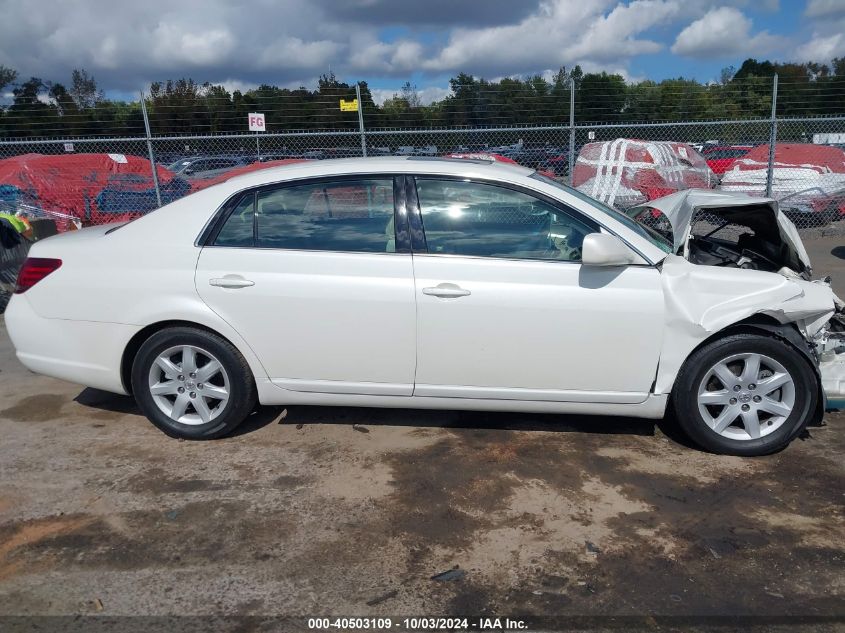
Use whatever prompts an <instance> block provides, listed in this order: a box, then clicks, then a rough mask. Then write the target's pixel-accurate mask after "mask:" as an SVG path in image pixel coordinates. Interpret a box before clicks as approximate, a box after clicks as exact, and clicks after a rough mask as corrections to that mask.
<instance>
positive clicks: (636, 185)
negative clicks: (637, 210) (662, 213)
mask: <svg viewBox="0 0 845 633" xmlns="http://www.w3.org/2000/svg"><path fill="white" fill-rule="evenodd" d="M716 180H717V179H716V176H715V175H714V174H713V172H712V171H711V170H710V168H709V167H708V166H707V162H706V161H705V160H704V158H703V157H702V156H701V154H699V153H698V152H697V151H695V149H693V148H692V147H691V146H689V145H687V144H685V143H675V142H672V141H642V140H637V139H629V138H617V139H614V140H612V141H601V142H596V143H587V144H586V145H584V146H583V147H582V148H581V151H580V152H579V153H578V158H577V160H576V161H575V168H574V169H573V174H572V185H573V186H574V187H575V188H576V189H578V190H579V191H582V192H584V193H586V194H587V195H589V196H591V197H593V198H595V199H596V200H599V201H601V202H604V203H606V204H609V205H611V206H614V207H618V208H622V209H626V208H628V207H632V206H634V205H637V204H642V203H643V202H647V201H648V200H654V199H655V198H660V197H662V196H667V195H669V194H671V193H675V192H677V191H683V190H684V189H693V188H697V189H711V188H713V187H714V186H715V184H716Z"/></svg>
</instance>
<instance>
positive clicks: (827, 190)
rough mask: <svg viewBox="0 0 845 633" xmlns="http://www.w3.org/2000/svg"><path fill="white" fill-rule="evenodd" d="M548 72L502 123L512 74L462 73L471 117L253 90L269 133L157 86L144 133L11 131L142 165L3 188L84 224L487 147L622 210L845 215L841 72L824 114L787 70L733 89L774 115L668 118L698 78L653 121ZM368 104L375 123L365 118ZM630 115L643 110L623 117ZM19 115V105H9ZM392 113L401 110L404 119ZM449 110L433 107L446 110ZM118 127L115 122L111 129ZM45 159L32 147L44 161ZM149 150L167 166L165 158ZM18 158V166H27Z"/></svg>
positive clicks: (2, 143)
mask: <svg viewBox="0 0 845 633" xmlns="http://www.w3.org/2000/svg"><path fill="white" fill-rule="evenodd" d="M548 85H549V84H547V88H546V89H545V92H544V91H542V90H533V91H532V90H528V89H526V88H524V87H523V88H521V89H520V90H522V93H519V94H517V95H516V96H517V97H519V98H520V99H522V101H519V100H517V101H516V102H515V103H524V104H525V113H524V114H525V116H526V120H523V122H521V123H519V124H515V123H508V124H501V123H500V121H501V120H502V119H503V118H507V116H505V115H502V114H501V113H499V114H493V113H494V112H496V110H497V109H500V108H501V107H503V106H502V104H501V103H500V101H501V99H502V95H501V90H500V87H501V85H500V86H499V88H497V89H496V90H492V89H487V88H485V87H484V85H481V86H479V85H478V84H475V85H472V86H468V85H456V86H453V95H452V96H453V97H454V99H453V100H452V101H449V100H448V99H447V100H444V103H445V104H446V105H439V106H438V107H439V108H441V109H445V110H448V109H449V108H452V109H453V110H454V112H457V111H458V109H459V108H464V111H467V108H469V110H468V111H471V112H472V116H473V117H475V118H474V119H473V121H474V122H473V123H472V124H461V125H456V124H449V125H439V124H430V125H427V126H422V125H419V124H417V125H412V126H403V125H382V123H384V122H385V120H388V119H385V118H384V117H383V116H382V115H381V114H379V113H378V112H376V111H375V110H374V109H373V108H374V104H372V102H371V98H370V100H369V101H367V97H366V96H362V99H361V100H359V101H358V103H357V104H356V105H357V111H351V112H342V113H341V112H340V110H339V108H338V100H337V99H335V97H345V98H349V99H354V96H355V92H354V90H353V91H352V92H351V93H350V92H349V91H345V92H344V91H339V92H337V93H335V94H333V95H332V97H331V99H328V98H326V99H314V100H313V101H312V103H311V106H312V107H314V108H317V109H320V108H324V109H325V108H330V107H333V108H334V109H335V110H334V111H333V112H332V113H331V117H329V115H328V114H326V115H325V116H326V118H325V119H323V118H321V116H318V114H317V113H316V111H313V112H312V111H310V110H309V111H307V112H288V113H285V112H284V107H282V114H280V115H279V116H281V117H287V118H282V119H274V118H272V117H271V116H270V115H269V114H268V113H267V112H264V110H271V112H272V108H273V107H274V104H275V105H279V104H280V103H281V104H283V103H285V102H286V101H285V99H280V100H276V101H272V100H268V101H267V102H265V103H263V104H258V105H256V104H253V103H250V104H248V111H257V112H262V113H263V114H264V116H265V118H266V121H267V130H268V131H267V132H260V133H249V132H246V131H245V130H244V128H245V127H246V125H245V123H246V112H247V111H244V113H241V114H238V115H237V116H238V117H242V119H241V120H240V122H239V124H238V125H239V131H237V130H236V131H230V132H226V133H223V132H219V133H210V132H209V130H210V129H211V128H209V127H204V124H202V125H201V124H196V125H194V124H193V123H191V124H190V125H189V126H188V127H187V129H188V130H190V132H191V133H183V132H181V130H182V128H181V127H180V128H178V130H177V132H175V133H171V132H169V131H168V126H167V125H165V124H163V123H162V122H165V123H166V122H167V120H168V118H169V117H176V116H177V115H179V116H183V115H184V116H188V119H189V120H191V117H192V116H194V115H197V114H198V113H199V112H200V111H199V110H198V111H186V110H184V108H183V109H181V110H180V109H179V108H177V107H175V106H173V107H172V109H170V110H168V108H169V107H170V106H168V104H167V103H161V102H159V103H156V102H155V100H153V99H147V100H145V101H144V102H143V104H142V103H141V102H139V103H138V109H139V112H138V115H139V120H140V130H137V131H136V130H135V128H131V129H132V130H133V133H132V134H122V135H114V136H104V135H101V134H88V135H76V136H61V137H30V138H0V158H15V157H17V158H18V159H19V160H21V161H22V160H25V159H26V157H25V156H24V155H26V154H35V155H38V156H41V157H44V158H45V160H46V159H49V158H50V157H53V158H52V160H57V161H62V160H64V159H61V158H59V156H79V155H80V154H101V155H114V156H117V158H116V159H115V160H120V157H122V156H130V157H133V158H132V160H131V161H128V160H127V161H126V163H120V165H129V164H130V163H131V164H132V165H131V167H132V170H133V171H132V176H131V178H130V177H129V176H126V175H121V174H120V173H119V172H120V170H121V169H129V167H119V168H118V169H117V170H116V171H117V172H118V173H117V174H116V175H113V176H110V178H111V180H109V181H108V182H107V183H106V186H105V187H101V189H100V190H98V191H93V190H91V191H89V189H90V188H89V187H87V185H86V183H85V182H83V180H84V179H85V177H86V176H85V175H84V174H83V173H76V172H73V171H67V172H66V173H64V174H63V177H62V178H61V179H60V180H61V183H60V184H57V185H56V187H57V189H58V190H57V191H55V192H53V193H52V194H50V195H46V196H45V195H44V192H43V191H41V190H39V191H37V192H35V191H33V190H31V189H30V190H28V189H27V188H26V186H23V185H21V186H16V185H14V184H13V183H6V182H3V181H2V180H0V200H5V201H6V202H7V203H8V202H14V201H16V200H17V201H19V202H20V203H21V204H26V205H29V206H30V207H32V206H38V205H39V204H40V205H41V206H42V207H45V208H46V207H47V206H50V207H52V210H54V211H56V212H60V213H75V214H76V215H77V216H78V217H80V219H81V221H82V222H83V223H98V222H105V221H111V220H113V219H115V218H123V217H129V216H132V215H133V214H138V213H142V212H146V211H148V210H150V209H152V208H155V207H156V206H158V205H159V200H160V201H161V202H162V203H166V202H168V201H171V200H173V199H176V198H178V197H180V196H181V195H185V194H186V193H189V192H190V191H194V190H196V189H197V188H201V187H203V186H206V185H207V184H208V183H210V182H214V181H216V179H219V178H220V177H224V176H225V175H226V174H230V173H238V171H241V170H244V169H252V168H255V167H261V166H264V164H272V163H274V162H276V161H289V160H319V159H326V158H345V157H356V156H362V155H364V154H366V155H369V156H387V155H424V156H444V155H450V154H458V155H465V154H477V153H482V154H488V155H492V156H494V157H495V158H496V159H498V160H505V161H512V162H515V163H518V164H521V165H523V166H526V167H529V168H531V169H535V170H538V171H540V172H541V173H543V174H545V175H548V176H550V177H553V178H556V179H558V180H561V181H563V182H565V183H568V184H572V185H573V186H575V187H577V188H579V189H581V190H582V191H585V192H586V193H588V194H590V195H593V196H594V197H596V198H598V199H599V200H601V201H603V202H607V203H609V204H612V205H614V206H616V207H618V208H623V209H624V208H626V207H629V206H632V205H634V204H639V203H641V202H647V201H648V200H649V199H653V198H654V197H658V196H660V195H666V194H667V193H671V192H673V191H676V190H680V189H684V188H689V187H707V188H714V189H722V190H726V191H743V192H746V193H749V194H752V195H758V196H760V195H765V194H766V193H769V194H770V195H772V196H773V197H775V198H777V199H779V200H780V201H781V206H782V208H784V210H785V211H786V212H787V213H788V214H789V215H790V217H791V218H792V219H793V220H794V221H795V222H796V224H797V225H798V226H799V228H802V229H803V228H809V227H812V226H818V225H819V224H822V223H828V222H832V221H836V220H838V219H839V218H840V217H842V216H843V215H845V151H843V148H845V113H833V114H831V113H824V112H821V110H823V109H825V108H828V106H827V105H825V106H824V107H821V106H818V104H819V103H823V102H826V100H828V99H830V98H831V96H832V95H835V94H837V95H838V94H840V92H839V91H841V93H842V94H843V95H845V79H843V80H838V79H837V80H832V81H830V82H828V83H827V84H825V86H823V87H820V88H818V89H817V90H816V93H817V94H816V97H818V98H817V99H816V100H815V101H813V102H812V103H810V109H813V108H815V109H816V110H818V112H817V113H816V114H814V115H813V116H788V115H787V114H786V113H788V112H789V111H790V109H791V107H792V105H791V100H794V99H797V97H796V96H795V95H796V94H797V93H798V92H799V91H798V89H797V88H796V87H795V86H794V85H793V84H791V83H790V82H789V81H786V82H780V85H777V84H776V83H775V82H772V83H771V84H768V86H767V85H766V84H765V83H762V82H758V84H756V85H754V86H752V88H753V89H754V90H749V88H748V86H746V90H745V92H744V93H743V94H742V95H740V94H739V93H738V92H737V93H736V94H732V97H731V98H732V99H739V97H740V96H741V97H742V98H745V99H754V100H757V101H760V103H763V104H765V101H766V100H768V103H767V104H766V105H767V107H768V108H769V111H770V112H771V111H772V106H773V103H774V106H775V107H774V116H771V115H768V116H761V115H759V112H760V109H761V108H760V107H755V108H754V109H752V110H751V113H753V114H755V116H733V117H730V116H727V115H730V114H735V112H733V111H732V110H730V109H726V110H724V111H723V112H722V115H723V116H720V117H715V118H712V119H697V120H693V119H689V120H678V119H677V117H678V115H679V114H684V113H685V112H692V111H693V109H692V107H691V106H690V108H689V109H684V107H685V106H682V107H681V109H680V110H677V111H675V112H673V113H671V114H672V116H671V117H669V116H665V115H667V114H668V113H666V112H664V111H663V110H662V109H661V107H658V103H666V102H669V101H672V100H675V101H677V100H678V99H679V98H680V97H684V96H686V97H688V98H693V97H696V98H698V97H701V98H704V97H707V98H711V97H712V96H713V94H716V92H717V89H716V88H712V89H710V92H708V91H707V90H704V88H705V87H704V86H701V85H699V84H696V86H694V87H690V86H689V85H679V86H677V87H676V88H673V87H672V86H669V87H660V92H661V94H662V99H663V101H662V102H661V101H660V99H661V95H660V94H657V93H655V94H654V95H648V94H647V95H646V96H643V97H642V98H641V99H640V101H639V104H640V105H642V104H651V105H649V106H648V108H650V109H651V113H650V115H649V117H650V120H638V118H637V117H638V116H639V115H640V114H641V112H640V111H638V110H636V108H633V106H631V108H632V109H630V110H629V111H628V112H613V113H612V116H610V114H609V113H607V112H605V113H602V110H601V108H602V107H605V106H603V105H601V104H605V103H607V102H608V98H609V97H610V96H611V95H612V93H611V92H608V91H606V92H601V91H595V90H594V91H593V93H592V94H583V93H582V94H579V90H575V88H574V84H572V83H570V84H568V85H566V86H565V87H564V88H565V89H564V90H562V91H561V90H558V91H557V92H553V90H554V89H555V87H554V86H552V87H551V88H549V87H548ZM639 86H640V88H639V89H641V90H644V91H646V92H648V89H650V87H649V86H647V85H646V86H645V87H643V86H642V84H640V85H639ZM558 87H559V86H558ZM469 88H472V91H471V95H470V96H471V98H469V97H467V95H466V94H462V93H463V92H464V91H465V89H469ZM580 89H583V86H581V88H580ZM802 89H803V88H802ZM731 90H734V89H733V88H729V87H725V86H721V87H718V91H721V94H722V95H723V96H724V94H725V93H726V92H727V91H731ZM517 92H519V91H517ZM708 95H709V96H708ZM819 95H821V96H819ZM300 96H301V95H300ZM464 97H467V98H464ZM494 97H495V98H494ZM292 98H293V96H291V99H292ZM462 99H463V101H462ZM497 99H498V100H499V101H497ZM591 99H592V100H593V102H594V104H598V105H595V107H593V109H592V110H590V109H589V108H586V107H585V105H584V104H585V102H589V101H590V100H591ZM761 100H762V101H761ZM573 102H574V103H575V109H574V110H572V109H571V104H572V103H573ZM289 103H291V104H292V103H294V101H290V102H289ZM332 104H334V105H332ZM479 104H482V105H483V106H484V107H480V106H479ZM142 105H143V107H142ZM394 105H395V104H394ZM400 105H401V104H400ZM511 105H512V104H511ZM629 105H630V103H629ZM759 105H760V104H758V106H759ZM470 106H471V107H470ZM144 107H146V108H147V109H148V112H147V114H148V115H149V128H147V127H146V126H145V125H144V116H143V115H144V112H143V109H144ZM472 107H475V108H476V109H475V110H472ZM508 107H510V106H508ZM637 107H639V106H637ZM837 107H839V106H837ZM544 108H552V109H545V110H544ZM554 108H556V110H554ZM839 109H841V108H839ZM454 112H452V114H454ZM180 113H181V114H180ZM584 113H586V114H584ZM590 113H592V114H598V115H599V116H597V117H596V118H598V119H599V120H597V121H590V120H585V119H582V118H579V117H581V116H582V115H583V116H586V115H589V114H590ZM359 114H360V116H361V120H363V127H359V125H360V124H359ZM441 114H442V113H441ZM626 114H627V115H628V116H630V117H631V119H630V120H619V117H622V116H625V115H626ZM7 115H8V112H7V113H6V114H4V116H7ZM605 115H606V116H605ZM133 116H134V114H133ZM450 116H451V115H450ZM508 116H510V115H508ZM661 117H664V118H661ZM446 118H447V119H448V117H446ZM303 119H308V120H307V125H302V126H301V127H297V128H290V129H289V128H288V127H287V126H288V125H293V124H295V123H296V122H302V120H303ZM533 119H537V120H533ZM673 119H674V120H673ZM221 120H223V119H221ZM389 120H390V121H392V122H394V123H395V122H396V121H400V122H401V121H402V118H401V117H398V118H397V117H394V118H393V119H389ZM436 120H437V119H432V121H433V122H435V123H436ZM444 120H446V119H444ZM279 121H281V123H278V122H279ZM326 121H329V122H330V124H329V123H327V122H326ZM314 126H316V127H314ZM117 129H118V128H117V127H108V125H105V124H104V127H103V128H102V129H98V131H99V132H110V131H117ZM772 139H776V144H775V146H774V149H775V151H771V148H770V143H771V140H772ZM36 159H37V157H30V158H29V159H27V160H29V161H30V162H31V163H32V162H34V161H35V160H36ZM136 159H137V161H141V162H140V163H139V162H136ZM143 161H146V162H145V163H144V162H143ZM150 163H152V165H155V170H153V168H152V165H151V164H150ZM143 165H146V167H144V166H143ZM10 169H11V173H13V174H14V173H15V172H14V169H15V168H14V166H12V167H10ZM50 169H52V170H53V172H52V173H55V170H56V169H58V168H57V167H56V165H55V164H51V165H50ZM153 176H154V177H153ZM75 179H76V180H75ZM18 184H19V185H20V183H18ZM62 188H64V190H66V191H67V195H66V196H65V198H66V199H65V198H63V197H62V194H61V190H62ZM79 191H86V194H85V196H87V198H85V196H82V198H80V196H79V195H78V192H79ZM103 191H106V194H103ZM71 192H73V193H71ZM83 198H84V199H83ZM102 207H105V209H104V208H102ZM48 210H49V209H48ZM843 225H845V223H843Z"/></svg>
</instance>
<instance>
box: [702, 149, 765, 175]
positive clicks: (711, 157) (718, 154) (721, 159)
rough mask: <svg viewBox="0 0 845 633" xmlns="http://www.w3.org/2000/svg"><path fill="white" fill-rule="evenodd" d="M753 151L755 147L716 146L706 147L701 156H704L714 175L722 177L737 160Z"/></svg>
mask: <svg viewBox="0 0 845 633" xmlns="http://www.w3.org/2000/svg"><path fill="white" fill-rule="evenodd" d="M752 149H754V146H753V145H716V146H712V147H706V148H705V149H704V150H703V151H702V152H701V155H702V156H704V160H706V161H707V166H708V167H710V169H712V170H713V173H714V174H716V175H717V176H721V175H722V174H724V173H725V172H726V171H727V170H728V169H730V168H731V165H732V164H733V162H734V161H735V160H736V159H737V158H742V157H743V156H745V155H746V154H747V153H748V152H750V151H751V150H752Z"/></svg>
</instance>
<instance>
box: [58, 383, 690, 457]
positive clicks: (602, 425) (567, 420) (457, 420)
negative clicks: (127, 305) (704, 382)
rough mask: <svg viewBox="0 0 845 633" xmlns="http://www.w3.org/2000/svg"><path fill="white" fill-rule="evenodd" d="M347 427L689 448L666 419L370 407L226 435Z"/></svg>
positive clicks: (314, 410)
mask: <svg viewBox="0 0 845 633" xmlns="http://www.w3.org/2000/svg"><path fill="white" fill-rule="evenodd" d="M74 402H76V403H77V404H80V405H82V406H84V407H90V408H92V409H97V410H100V411H110V412H113V413H116V414H120V415H126V414H132V415H139V416H140V415H142V414H141V412H140V410H139V409H138V407H137V405H136V404H135V400H134V399H133V398H132V397H131V396H121V395H117V394H113V393H109V392H106V391H100V390H99V389H93V388H90V387H88V388H86V389H83V390H82V391H81V392H80V393H79V395H77V396H76V398H74ZM274 422H276V423H278V424H291V425H296V426H299V425H302V426H305V425H318V424H331V425H347V426H348V425H352V426H353V427H355V429H356V430H359V431H361V432H363V433H366V432H368V431H369V428H368V427H374V426H376V427H377V426H407V427H421V428H443V429H489V430H503V431H547V432H557V433H591V434H600V435H638V436H654V435H655V434H656V429H659V430H660V432H662V433H663V434H664V435H665V436H667V437H668V438H670V439H671V440H673V441H675V442H677V443H679V444H683V445H684V446H691V444H690V443H689V441H688V440H687V439H686V438H685V437H684V435H683V434H682V433H681V432H680V430H679V429H678V428H677V423H676V422H675V420H674V419H673V418H672V416H671V415H667V416H666V417H665V418H663V419H661V420H647V419H642V418H626V417H622V416H607V415H576V414H570V415H565V414H553V413H509V412H491V411H454V410H430V409H382V408H372V407H322V406H303V405H298V406H290V407H284V406H260V407H258V408H257V409H256V410H255V411H254V412H253V413H252V414H250V416H249V417H248V418H247V419H246V421H245V422H244V423H243V424H241V425H240V426H239V427H238V428H237V429H235V431H234V432H233V433H232V434H231V437H237V436H241V435H247V434H249V433H253V432H255V431H259V430H261V429H262V428H264V427H266V426H268V425H270V424H272V423H274Z"/></svg>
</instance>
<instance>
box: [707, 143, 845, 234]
mask: <svg viewBox="0 0 845 633" xmlns="http://www.w3.org/2000/svg"><path fill="white" fill-rule="evenodd" d="M768 165H769V145H760V146H758V147H755V148H754V149H752V150H751V151H750V152H748V154H746V155H745V156H743V157H741V158H737V159H736V160H735V161H734V163H733V165H732V166H731V168H730V169H728V170H727V171H726V172H725V173H724V174H723V175H722V181H721V183H720V184H719V188H720V189H721V190H723V191H739V192H744V193H749V194H751V195H758V196H761V195H764V194H765V191H766V181H767V178H768ZM843 189H845V151H843V150H841V149H839V148H838V147H832V146H829V145H813V144H810V143H778V144H776V145H775V152H774V162H773V165H772V197H773V198H775V199H777V200H779V201H780V205H781V209H782V210H783V211H784V212H785V213H787V214H788V215H790V216H791V217H793V218H795V219H797V218H799V217H800V218H802V222H809V223H811V224H817V223H819V222H821V221H823V220H824V219H825V218H824V217H823V216H821V215H817V214H818V213H819V211H820V207H819V205H817V204H816V203H817V201H822V202H821V203H820V204H821V208H824V209H826V208H827V206H828V204H827V202H824V201H825V200H828V199H829V197H830V196H833V195H834V194H836V193H837V192H839V191H841V190H843ZM828 201H829V200H828Z"/></svg>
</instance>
